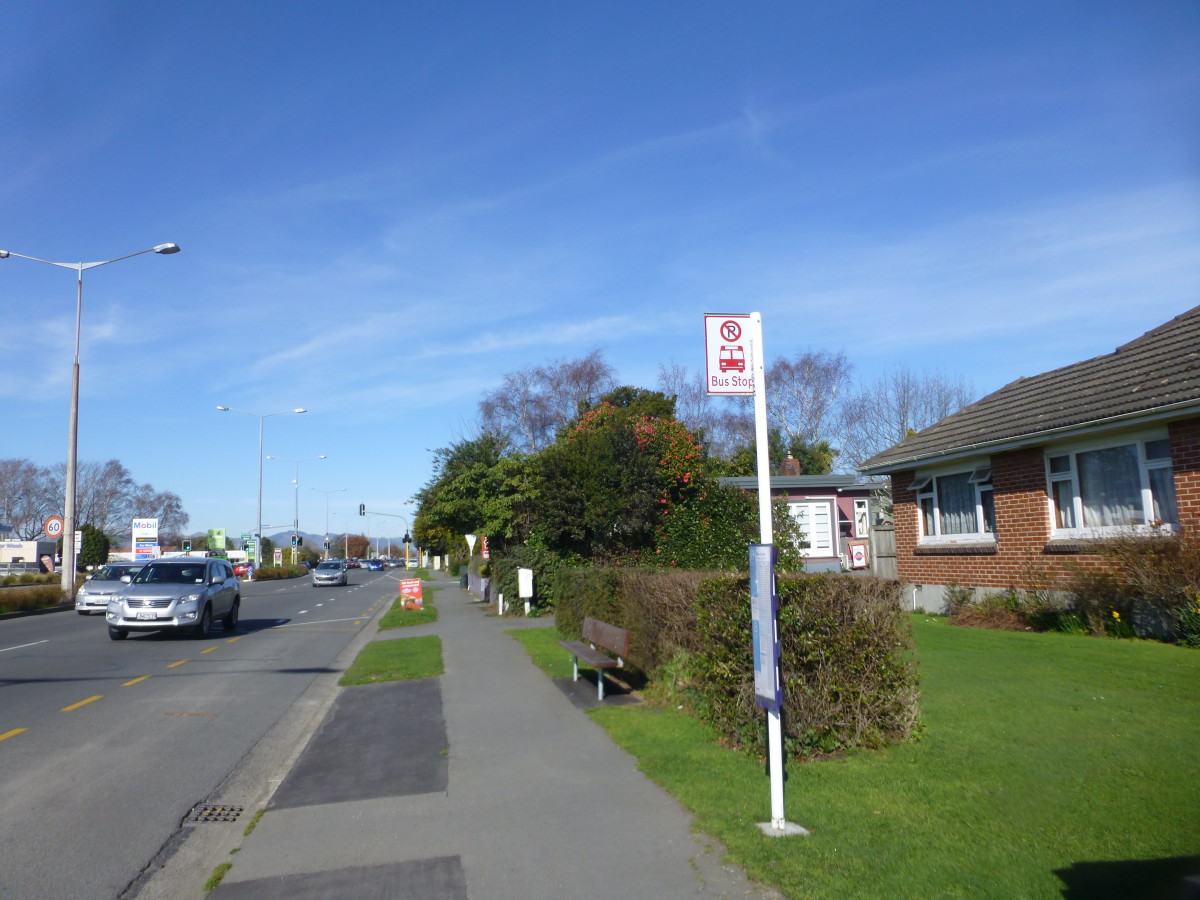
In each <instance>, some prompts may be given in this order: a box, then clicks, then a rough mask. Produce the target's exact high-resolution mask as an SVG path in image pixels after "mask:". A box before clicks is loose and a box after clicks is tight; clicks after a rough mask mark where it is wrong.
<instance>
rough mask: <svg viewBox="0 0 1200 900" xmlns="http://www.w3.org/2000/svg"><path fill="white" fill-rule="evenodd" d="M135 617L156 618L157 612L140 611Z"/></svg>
mask: <svg viewBox="0 0 1200 900" xmlns="http://www.w3.org/2000/svg"><path fill="white" fill-rule="evenodd" d="M137 617H138V618H139V619H157V618H158V613H153V612H140V613H138V614H137Z"/></svg>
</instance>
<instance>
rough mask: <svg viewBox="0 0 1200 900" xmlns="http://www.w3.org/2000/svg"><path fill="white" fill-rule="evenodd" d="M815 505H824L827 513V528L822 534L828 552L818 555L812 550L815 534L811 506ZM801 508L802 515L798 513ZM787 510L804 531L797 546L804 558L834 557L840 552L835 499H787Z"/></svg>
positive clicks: (813, 548)
mask: <svg viewBox="0 0 1200 900" xmlns="http://www.w3.org/2000/svg"><path fill="white" fill-rule="evenodd" d="M816 506H821V507H824V508H825V509H826V510H828V515H829V528H828V530H827V531H826V533H825V535H824V537H827V539H828V549H829V552H828V553H823V554H821V555H819V556H818V555H815V554H814V552H813V551H814V550H815V549H816V547H815V546H814V544H815V541H814V537H815V535H814V534H813V532H812V520H813V518H814V517H813V514H812V508H813V507H816ZM801 508H803V509H804V510H805V512H804V514H803V515H801V514H800V510H801ZM788 512H789V513H790V514H791V516H792V518H793V519H795V520H796V521H797V523H798V524H799V525H800V527H801V531H803V532H804V537H803V538H802V542H801V545H800V547H798V548H797V549H798V550H799V551H800V555H801V556H803V557H804V558H805V559H836V558H837V557H838V556H839V554H840V552H841V551H840V548H839V544H840V543H841V542H840V540H839V538H840V530H839V528H838V511H837V501H836V500H834V499H833V498H829V497H808V498H805V499H803V500H789V501H788Z"/></svg>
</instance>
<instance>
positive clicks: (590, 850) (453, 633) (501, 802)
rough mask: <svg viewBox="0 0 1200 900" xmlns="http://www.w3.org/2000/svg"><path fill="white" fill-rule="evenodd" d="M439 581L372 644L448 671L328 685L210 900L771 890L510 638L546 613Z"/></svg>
mask: <svg viewBox="0 0 1200 900" xmlns="http://www.w3.org/2000/svg"><path fill="white" fill-rule="evenodd" d="M436 587H437V594H436V604H437V609H438V615H439V620H438V621H437V622H436V623H433V624H431V625H425V626H421V627H419V628H415V629H401V630H399V631H398V632H397V631H389V632H384V633H382V634H377V635H374V637H375V638H376V639H379V640H403V639H405V638H409V637H415V636H417V635H420V634H437V635H439V636H440V637H441V640H442V651H443V654H444V659H445V666H446V671H445V674H444V675H442V676H441V677H439V678H428V679H422V680H418V681H409V682H392V683H388V684H378V685H364V686H361V687H350V688H340V689H338V690H337V691H336V692H335V693H334V694H333V695H332V703H326V704H324V706H323V709H322V717H321V718H320V721H319V724H318V723H317V718H316V716H314V718H313V724H315V726H316V727H315V729H314V728H312V727H311V726H310V728H309V732H308V733H310V734H311V735H312V736H311V740H308V741H307V744H306V745H303V749H302V750H300V751H299V752H298V753H293V754H292V755H291V757H290V758H289V759H288V762H287V769H286V774H284V773H275V774H274V775H271V774H268V773H266V772H260V773H259V774H258V776H257V777H259V778H263V777H266V778H268V779H269V780H270V781H271V783H272V784H278V787H277V789H275V790H274V791H273V793H272V794H271V796H270V799H269V801H267V802H266V809H267V811H266V813H265V814H264V815H263V816H262V818H261V820H260V821H259V822H258V823H257V825H256V827H255V829H254V830H253V832H252V833H251V834H250V835H249V836H248V837H241V836H240V830H239V832H238V835H239V836H238V838H237V841H238V844H239V845H240V846H239V847H238V849H237V851H236V853H233V854H232V855H229V853H228V850H226V851H225V852H224V854H222V855H213V856H211V857H210V862H209V866H210V867H211V866H216V865H217V864H218V863H221V862H224V861H228V862H231V863H232V867H231V868H230V869H229V871H228V872H227V873H226V874H225V876H224V880H223V881H222V882H221V884H220V886H219V887H218V888H217V889H216V890H215V891H213V892H212V893H211V894H210V895H209V896H210V897H212V898H214V900H237V898H255V900H271V898H288V900H307V898H322V900H325V898H330V897H339V898H341V897H345V898H356V900H357V898H402V900H406V898H413V900H417V898H421V900H425V898H438V900H441V898H445V900H466V898H472V900H531V898H542V897H545V898H564V897H565V898H571V897H580V898H582V897H587V898H593V900H594V898H621V900H626V898H632V897H645V898H675V897H680V898H682V897H701V898H716V897H721V898H735V897H737V898H743V897H755V898H765V897H769V898H777V897H778V896H779V895H778V894H777V893H775V892H774V891H772V890H770V889H768V888H764V887H762V886H759V885H754V884H751V883H750V882H749V881H748V880H747V879H746V878H745V876H744V874H743V873H742V872H741V871H740V870H738V869H736V868H735V867H731V866H727V865H724V864H722V862H721V854H722V852H723V851H722V849H721V848H720V847H719V845H717V844H715V843H714V842H713V841H711V840H709V839H708V838H706V837H705V836H703V835H698V834H693V833H692V832H691V828H690V825H691V817H690V816H689V815H688V814H687V813H686V812H685V811H684V810H683V809H682V808H681V807H680V806H679V805H678V803H676V802H675V801H674V800H673V799H672V798H671V797H670V796H669V795H668V794H666V793H665V792H664V791H662V790H661V789H660V788H658V787H657V786H656V785H654V784H653V783H652V782H650V781H649V780H648V779H647V778H646V777H645V776H644V775H642V774H641V773H640V772H638V771H637V769H636V767H635V760H634V759H633V757H631V756H629V755H628V754H627V753H625V752H624V751H623V750H621V749H619V748H618V747H617V746H616V745H615V744H613V743H612V741H611V740H610V739H609V737H608V736H607V734H606V733H605V732H604V730H603V729H601V728H600V727H599V726H597V725H596V724H594V723H593V722H592V720H591V719H590V718H589V717H588V716H586V715H585V714H584V713H583V712H582V710H581V709H580V707H581V706H583V705H587V704H590V703H594V702H595V684H594V682H582V681H581V682H580V683H579V685H575V686H572V685H571V683H570V682H569V681H567V682H565V683H559V682H555V681H552V680H550V679H548V678H547V677H546V676H545V674H544V673H543V672H542V671H541V670H540V669H538V668H537V667H536V666H535V665H534V664H533V663H532V662H531V661H530V660H529V657H528V655H527V654H526V653H525V651H524V649H523V648H522V647H521V645H519V644H518V643H517V642H516V641H514V640H512V639H511V638H510V637H509V636H507V635H505V634H504V631H506V630H508V629H512V628H514V627H525V626H528V627H542V626H544V625H545V624H547V623H546V620H537V619H534V620H523V619H522V620H513V619H500V618H497V617H495V616H492V615H489V614H488V613H487V611H486V609H485V608H484V606H483V604H482V603H480V602H479V601H478V600H477V599H476V598H474V597H473V596H472V595H470V594H468V593H467V592H466V591H463V590H461V589H460V588H459V587H458V584H457V582H450V581H442V582H438V583H436ZM588 674H589V675H590V674H591V673H590V672H589V673H588ZM631 699H632V698H629V697H622V695H620V694H617V695H615V696H613V697H612V698H611V699H610V700H607V701H606V702H615V703H620V702H629V701H630V700H631ZM296 740H297V746H300V745H302V743H303V742H302V740H301V739H300V738H299V737H297V739H296ZM251 812H252V810H247V811H246V815H247V816H249V814H250V813H251ZM237 827H238V828H239V829H240V828H241V827H242V826H241V825H239V826H237ZM210 871H211V868H210ZM148 887H150V886H148ZM177 888H178V885H176V886H175V889H177ZM173 890H174V889H173ZM154 893H155V891H154V890H153V889H150V890H148V891H147V892H146V894H145V896H153V895H154ZM137 896H138V897H139V898H140V897H142V896H143V894H142V893H140V892H139V893H138V894H137ZM176 896H179V894H178V893H176Z"/></svg>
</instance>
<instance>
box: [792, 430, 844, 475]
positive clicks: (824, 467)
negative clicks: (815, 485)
mask: <svg viewBox="0 0 1200 900" xmlns="http://www.w3.org/2000/svg"><path fill="white" fill-rule="evenodd" d="M788 455H790V456H791V457H792V459H794V460H795V461H796V462H798V463H799V464H800V474H801V475H828V474H829V473H830V472H832V471H833V460H834V457H836V456H837V455H838V451H836V450H834V449H833V448H832V447H831V446H829V441H817V442H815V443H812V444H806V443H804V441H802V440H800V439H799V438H793V439H792V442H791V443H790V444H788Z"/></svg>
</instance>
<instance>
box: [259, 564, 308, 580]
mask: <svg viewBox="0 0 1200 900" xmlns="http://www.w3.org/2000/svg"><path fill="white" fill-rule="evenodd" d="M308 572H309V570H308V569H306V568H304V566H263V567H262V568H261V569H260V568H257V567H256V568H255V569H254V580H255V581H275V580H278V579H280V578H303V577H304V576H305V575H307V574H308Z"/></svg>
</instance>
